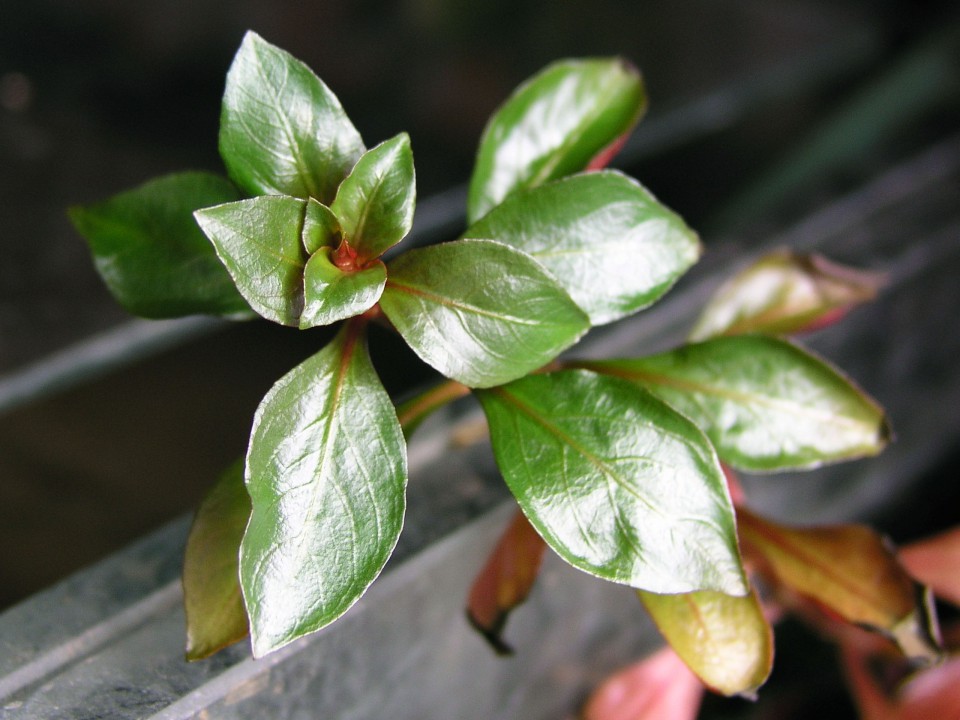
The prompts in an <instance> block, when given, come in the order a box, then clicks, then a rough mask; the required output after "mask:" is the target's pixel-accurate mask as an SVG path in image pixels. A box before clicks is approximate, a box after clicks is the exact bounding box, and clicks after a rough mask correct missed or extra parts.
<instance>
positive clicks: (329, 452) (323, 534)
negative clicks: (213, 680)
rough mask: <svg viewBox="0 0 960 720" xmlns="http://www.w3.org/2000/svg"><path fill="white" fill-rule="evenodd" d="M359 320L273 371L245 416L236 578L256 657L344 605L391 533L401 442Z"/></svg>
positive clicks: (402, 470) (388, 546)
mask: <svg viewBox="0 0 960 720" xmlns="http://www.w3.org/2000/svg"><path fill="white" fill-rule="evenodd" d="M361 328H362V324H361V323H357V322H351V323H348V324H347V325H346V326H345V327H344V329H343V330H341V332H340V333H339V334H338V335H337V337H336V338H335V339H334V340H333V341H332V342H331V343H330V344H329V345H328V346H327V347H326V348H324V349H323V350H321V351H320V352H319V353H317V354H316V355H314V356H313V357H311V358H309V359H307V360H306V361H304V362H303V363H301V364H300V365H298V366H297V367H296V368H294V369H293V370H292V371H290V372H289V373H288V374H287V375H285V376H284V377H282V378H281V379H280V380H279V381H278V382H277V383H276V385H274V386H273V388H272V389H271V390H270V392H268V393H267V395H266V397H265V398H264V399H263V402H262V403H261V404H260V407H259V408H258V410H257V413H256V415H255V417H254V423H253V432H252V435H251V437H250V449H249V451H248V453H247V473H246V480H247V489H248V491H249V492H250V497H251V500H252V502H253V515H252V517H251V519H250V525H249V527H248V528H247V533H246V535H244V538H243V544H242V545H241V551H240V582H241V585H242V587H243V595H244V598H245V600H246V604H247V611H248V614H249V616H250V632H251V637H252V640H253V653H254V655H255V656H256V657H260V656H262V655H264V654H266V653H268V652H270V651H272V650H276V649H277V648H279V647H282V646H283V645H286V644H287V643H290V642H292V641H293V640H295V639H296V638H298V637H301V636H303V635H306V634H308V633H311V632H313V631H315V630H319V629H320V628H322V627H323V626H325V625H327V624H329V623H331V622H333V621H334V620H336V619H337V618H338V617H340V616H341V615H342V614H343V613H344V612H346V611H347V610H348V609H349V608H350V606H351V605H353V603H355V602H356V601H357V600H358V599H359V598H360V596H361V595H362V594H363V593H364V591H365V590H366V589H367V587H368V586H369V585H370V583H372V582H373V580H374V579H375V578H376V576H377V575H378V574H379V573H380V570H381V568H382V567H383V565H384V563H385V562H386V561H387V558H388V557H389V556H390V554H391V553H392V552H393V548H394V546H395V545H396V542H397V538H398V536H399V534H400V528H401V525H402V524H403V512H404V506H405V498H404V492H405V488H406V478H407V469H406V445H405V444H404V441H403V435H402V433H401V431H400V425H399V423H398V422H397V416H396V413H395V412H394V409H393V405H392V404H391V403H390V399H389V397H388V396H387V393H386V391H385V390H384V389H383V386H382V385H381V384H380V380H379V378H378V377H377V375H376V372H375V370H374V369H373V365H372V364H371V363H370V357H369V355H368V353H367V349H366V344H365V340H364V338H363V335H362V331H361Z"/></svg>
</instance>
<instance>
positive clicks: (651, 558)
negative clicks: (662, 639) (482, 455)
mask: <svg viewBox="0 0 960 720" xmlns="http://www.w3.org/2000/svg"><path fill="white" fill-rule="evenodd" d="M477 396H478V397H479V399H480V402H481V404H482V405H483V409H484V411H485V412H486V415H487V420H488V421H489V424H490V437H491V440H492V442H493V452H494V455H495V457H496V460H497V465H498V466H499V468H500V471H501V473H503V477H504V479H505V480H506V483H507V485H508V486H509V487H510V490H511V491H512V492H513V494H514V496H515V497H516V498H517V501H518V502H519V503H520V507H521V508H522V509H523V511H524V513H525V514H526V516H527V517H528V518H529V519H530V523H531V524H532V525H533V526H534V527H535V528H536V529H537V531H538V532H539V533H540V534H541V535H542V536H543V538H544V539H545V540H546V541H547V543H548V544H549V545H550V547H552V548H553V549H554V550H555V551H556V552H557V553H558V554H559V555H560V556H561V557H562V558H563V559H565V560H566V561H567V562H569V563H570V564H571V565H573V566H574V567H577V568H580V569H581V570H584V571H585V572H588V573H591V574H593V575H597V576H598V577H601V578H605V579H607V580H612V581H614V582H619V583H625V584H627V585H631V586H633V587H635V588H639V589H643V590H650V591H652V592H664V593H678V592H690V591H693V590H706V589H712V590H721V591H724V592H729V593H732V594H740V595H742V594H745V593H746V592H747V585H746V580H745V579H744V576H743V570H742V568H741V566H740V558H739V555H738V551H737V540H736V532H735V527H734V518H733V508H732V506H731V504H730V498H729V496H728V495H727V490H726V483H725V481H724V478H723V472H722V471H721V469H720V465H719V463H718V461H717V458H716V455H715V454H714V452H713V449H712V448H711V447H710V443H709V442H708V441H707V439H706V437H704V436H703V434H702V433H701V432H700V431H699V430H698V429H697V428H696V426H694V425H693V424H692V423H691V422H690V421H688V420H687V419H685V418H684V417H682V416H681V415H679V414H677V413H676V412H674V411H673V410H671V409H670V408H669V407H667V406H666V405H664V404H663V403H661V402H660V401H659V400H657V399H656V398H655V397H653V396H652V395H650V394H648V393H646V392H644V391H643V390H641V389H639V388H637V387H636V386H634V385H631V384H630V383H628V382H625V381H623V380H620V379H618V378H611V377H605V376H602V375H595V374H593V373H589V372H585V371H582V370H567V371H562V372H556V373H550V374H548V375H531V376H529V377H525V378H523V379H521V380H517V381H516V382H513V383H510V384H509V385H504V386H503V387H498V388H493V389H490V390H484V391H480V392H477Z"/></svg>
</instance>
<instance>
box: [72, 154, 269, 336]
mask: <svg viewBox="0 0 960 720" xmlns="http://www.w3.org/2000/svg"><path fill="white" fill-rule="evenodd" d="M239 197H240V195H239V193H238V192H237V190H236V188H234V187H233V185H231V184H230V183H229V182H227V181H226V180H225V179H224V178H221V177H219V176H217V175H211V174H209V173H201V172H185V173H179V174H176V175H166V176H164V177H161V178H157V179H155V180H151V181H150V182H147V183H145V184H143V185H141V186H140V187H138V188H136V189H134V190H129V191H127V192H123V193H120V194H119V195H116V196H114V197H113V198H111V199H109V200H106V201H105V202H102V203H98V204H96V205H87V206H75V207H72V208H70V219H71V220H72V221H73V225H74V227H75V228H76V229H77V232H79V233H80V234H81V235H83V237H85V238H86V239H87V242H88V243H89V244H90V251H91V253H92V254H93V259H94V262H95V263H96V266H97V270H98V271H99V273H100V275H101V277H102V278H103V280H104V282H106V284H107V287H108V288H109V289H110V292H111V293H113V295H114V297H115V298H116V299H117V301H118V302H119V303H120V304H121V305H123V307H125V308H126V309H127V310H129V311H130V312H131V313H133V314H135V315H140V316H142V317H148V318H167V317H179V316H182V315H191V314H194V313H204V314H211V315H226V316H228V317H250V316H252V313H251V311H250V308H249V307H248V306H247V303H246V302H244V299H243V297H241V295H240V294H239V293H238V292H237V289H236V288H235V287H234V285H233V281H232V280H231V279H230V275H229V274H228V273H227V271H226V269H225V268H224V267H223V265H222V264H221V263H220V261H219V260H218V259H217V255H216V253H215V252H214V250H213V248H212V247H211V246H210V243H209V242H208V241H207V239H206V238H205V237H204V235H203V233H202V232H201V231H200V228H199V227H197V223H196V222H195V221H194V219H193V211H194V210H196V209H197V208H202V207H206V206H208V205H216V204H219V203H224V202H229V201H231V200H236V199H238V198H239Z"/></svg>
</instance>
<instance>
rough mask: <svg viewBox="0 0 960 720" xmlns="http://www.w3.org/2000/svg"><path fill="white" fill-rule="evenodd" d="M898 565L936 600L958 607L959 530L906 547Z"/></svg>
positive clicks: (955, 529)
mask: <svg viewBox="0 0 960 720" xmlns="http://www.w3.org/2000/svg"><path fill="white" fill-rule="evenodd" d="M900 562H902V563H903V565H904V566H905V567H906V568H907V570H908V571H909V572H910V574H911V575H912V576H913V577H915V578H916V579H917V580H919V581H920V582H922V583H923V584H924V585H927V586H928V587H929V588H930V589H931V590H933V592H934V593H936V595H937V597H941V598H943V599H944V600H949V601H950V602H952V603H953V604H954V605H957V606H958V607H960V528H953V529H952V530H948V531H946V532H943V533H940V534H939V535H935V536H934V537H930V538H925V539H924V540H920V541H918V542H913V543H910V544H909V545H907V546H906V547H904V548H902V549H901V550H900Z"/></svg>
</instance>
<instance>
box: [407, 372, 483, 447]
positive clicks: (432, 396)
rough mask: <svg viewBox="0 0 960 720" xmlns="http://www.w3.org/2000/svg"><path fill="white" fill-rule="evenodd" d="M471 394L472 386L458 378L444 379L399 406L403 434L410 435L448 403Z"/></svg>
mask: <svg viewBox="0 0 960 720" xmlns="http://www.w3.org/2000/svg"><path fill="white" fill-rule="evenodd" d="M469 394H470V388H468V387H467V386H466V385H463V384H462V383H458V382H457V381H456V380H444V381H443V382H441V383H440V384H439V385H435V386H434V387H432V388H430V389H429V390H427V391H425V392H423V393H421V394H420V395H417V396H416V397H414V398H411V399H410V400H407V401H406V402H405V403H402V404H400V405H398V406H397V418H398V419H399V420H400V427H401V428H403V434H404V435H406V436H407V437H409V436H410V435H411V434H413V431H414V430H416V429H417V427H418V426H419V425H420V423H421V422H423V421H424V420H425V419H426V417H427V416H428V415H429V414H430V413H432V412H433V411H434V410H437V409H439V408H441V407H443V406H444V405H446V404H447V403H450V402H453V401H454V400H457V399H459V398H462V397H465V396H467V395H469Z"/></svg>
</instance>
